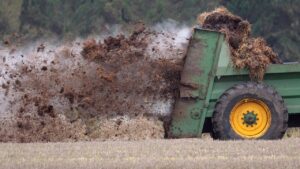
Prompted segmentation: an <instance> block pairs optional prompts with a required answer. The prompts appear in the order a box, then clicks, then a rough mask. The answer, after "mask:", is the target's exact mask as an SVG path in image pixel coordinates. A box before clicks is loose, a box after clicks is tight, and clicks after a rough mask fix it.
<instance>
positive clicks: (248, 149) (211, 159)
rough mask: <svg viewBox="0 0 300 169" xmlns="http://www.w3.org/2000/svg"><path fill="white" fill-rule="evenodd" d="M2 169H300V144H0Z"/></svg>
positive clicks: (187, 141)
mask: <svg viewBox="0 0 300 169" xmlns="http://www.w3.org/2000/svg"><path fill="white" fill-rule="evenodd" d="M0 149H1V151H0V168H1V169H2V168H3V169H9V168H14V169H33V168H34V169H50V168H63V169H101V168H234V169H235V168H243V169H248V168H285V169H288V168H300V139H299V138H286V139H283V140H277V141H213V140H211V139H210V138H204V139H178V140H169V139H167V140H147V141H107V142H78V143H29V144H13V143H7V144H0Z"/></svg>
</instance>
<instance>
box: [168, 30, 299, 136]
mask: <svg viewBox="0 0 300 169" xmlns="http://www.w3.org/2000/svg"><path fill="white" fill-rule="evenodd" d="M230 55H231V54H230V49H229V46H228V43H227V41H226V40H225V35H224V34H222V33H220V32H215V31H210V30H203V29H198V28H195V29H194V34H193V36H192V38H191V41H190V45H189V49H188V51H187V55H186V58H185V65H184V68H183V70H182V73H181V86H180V97H179V98H178V100H177V101H176V104H175V107H174V111H173V113H172V122H171V125H170V129H169V132H168V136H169V137H172V138H182V137H201V134H202V131H203V127H204V122H205V120H206V119H207V118H211V117H212V115H213V111H214V108H215V104H216V101H217V100H218V98H219V97H220V96H221V95H222V94H223V93H224V91H226V90H227V89H228V88H230V87H232V86H233V85H235V84H239V83H243V82H247V81H250V79H249V75H248V71H247V70H236V69H234V68H233V65H232V63H231V59H230ZM263 83H266V84H268V85H270V86H273V87H274V88H275V89H276V90H277V91H278V93H279V94H280V95H281V96H282V98H283V99H284V103H285V105H286V107H287V108H288V113H289V114H300V64H272V65H269V67H268V69H267V72H266V74H265V77H264V81H263Z"/></svg>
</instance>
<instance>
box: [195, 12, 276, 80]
mask: <svg viewBox="0 0 300 169" xmlns="http://www.w3.org/2000/svg"><path fill="white" fill-rule="evenodd" d="M198 22H199V23H200V25H201V26H202V27H203V28H205V29H211V30H216V31H220V32H223V33H224V34H225V35H226V38H227V41H228V43H229V46H230V49H231V53H232V62H233V64H234V66H235V67H236V68H237V69H243V68H246V69H248V70H249V71H250V78H251V79H252V80H257V81H261V80H262V79H263V77H264V73H265V71H266V68H267V66H268V65H269V64H274V63H281V61H280V59H279V58H278V56H277V54H276V53H274V52H273V50H272V49H271V48H270V47H269V46H268V45H267V43H266V42H265V40H263V39H262V38H252V37H251V36H250V34H251V25H250V23H249V22H248V21H246V20H243V19H242V18H241V17H239V16H236V15H233V14H232V13H231V12H229V11H228V10H227V9H226V8H224V7H221V8H217V9H215V10H214V11H212V12H205V13H202V14H200V15H199V17H198Z"/></svg>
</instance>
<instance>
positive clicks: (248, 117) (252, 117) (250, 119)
mask: <svg viewBox="0 0 300 169" xmlns="http://www.w3.org/2000/svg"><path fill="white" fill-rule="evenodd" d="M243 115H244V117H243V118H242V119H243V120H244V122H243V124H244V125H246V126H247V127H248V126H251V127H253V125H257V120H259V119H258V118H257V114H255V113H254V111H247V113H244V114H243Z"/></svg>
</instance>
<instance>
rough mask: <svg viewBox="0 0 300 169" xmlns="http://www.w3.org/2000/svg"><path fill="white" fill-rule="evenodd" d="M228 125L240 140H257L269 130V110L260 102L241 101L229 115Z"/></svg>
mask: <svg viewBox="0 0 300 169" xmlns="http://www.w3.org/2000/svg"><path fill="white" fill-rule="evenodd" d="M230 125H231V127H232V129H233V130H234V131H235V132H236V133H237V134H238V135H240V136H241V137H242V138H247V139H255V138H259V137H261V136H263V135H264V134H265V133H266V132H267V131H268V129H269V128H270V125H271V112H270V109H269V108H268V106H267V105H266V104H265V103H264V102H262V101H259V100H256V99H243V100H242V101H240V102H238V103H237V104H236V105H235V106H234V107H233V109H232V111H231V113H230Z"/></svg>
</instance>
